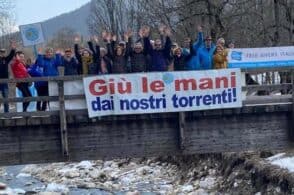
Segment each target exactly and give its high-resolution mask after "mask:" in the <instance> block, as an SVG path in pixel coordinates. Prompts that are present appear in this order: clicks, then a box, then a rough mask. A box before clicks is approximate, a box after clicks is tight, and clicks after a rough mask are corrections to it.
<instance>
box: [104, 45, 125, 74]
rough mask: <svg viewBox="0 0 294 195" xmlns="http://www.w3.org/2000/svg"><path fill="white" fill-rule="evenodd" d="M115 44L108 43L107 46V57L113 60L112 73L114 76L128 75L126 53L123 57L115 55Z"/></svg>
mask: <svg viewBox="0 0 294 195" xmlns="http://www.w3.org/2000/svg"><path fill="white" fill-rule="evenodd" d="M114 45H115V44H114V43H113V42H112V43H108V44H107V53H108V54H107V55H108V56H109V57H110V59H111V60H112V68H111V69H112V73H114V74H121V73H127V72H128V68H127V65H128V56H127V55H126V53H125V52H123V54H122V55H121V56H118V55H116V54H115V51H114V47H115V46H114Z"/></svg>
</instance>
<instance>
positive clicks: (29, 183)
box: [25, 181, 33, 186]
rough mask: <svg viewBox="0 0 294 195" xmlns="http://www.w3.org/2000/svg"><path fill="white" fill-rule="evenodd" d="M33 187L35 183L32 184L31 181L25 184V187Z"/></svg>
mask: <svg viewBox="0 0 294 195" xmlns="http://www.w3.org/2000/svg"><path fill="white" fill-rule="evenodd" d="M31 185H33V182H31V181H29V182H27V183H25V186H31Z"/></svg>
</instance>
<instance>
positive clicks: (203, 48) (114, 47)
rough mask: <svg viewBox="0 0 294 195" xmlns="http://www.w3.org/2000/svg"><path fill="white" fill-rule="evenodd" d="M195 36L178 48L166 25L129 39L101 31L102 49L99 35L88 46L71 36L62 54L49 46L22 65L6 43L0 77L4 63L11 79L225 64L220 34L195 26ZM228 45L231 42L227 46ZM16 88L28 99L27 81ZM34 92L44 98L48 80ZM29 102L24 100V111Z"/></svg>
mask: <svg viewBox="0 0 294 195" xmlns="http://www.w3.org/2000/svg"><path fill="white" fill-rule="evenodd" d="M197 30H198V35H197V38H196V40H195V41H194V42H192V41H191V39H186V40H185V42H184V44H183V45H182V47H180V46H179V45H178V44H177V43H173V42H172V40H171V30H170V29H169V28H168V27H166V26H161V27H160V28H159V34H160V38H157V39H155V40H151V39H150V35H151V30H150V27H148V26H143V27H142V28H141V29H140V31H139V33H138V35H139V38H138V40H136V41H135V42H134V43H133V40H132V38H133V33H132V31H128V32H126V33H124V36H123V40H121V41H118V38H117V36H116V35H113V34H112V33H110V32H103V33H102V36H101V37H102V40H103V42H105V44H104V45H106V47H105V48H104V47H101V46H100V44H99V38H98V37H97V36H94V37H93V38H92V39H91V40H90V41H89V42H88V48H80V45H79V43H80V38H79V37H78V36H77V37H75V40H74V42H75V44H74V49H73V50H72V49H71V48H68V49H65V50H64V51H63V52H62V51H60V50H57V51H55V52H54V49H53V48H46V49H45V51H44V52H42V50H41V49H39V51H38V57H37V59H36V61H35V63H34V64H32V65H29V66H28V67H27V66H26V60H25V55H24V53H23V52H22V51H16V45H15V43H12V44H11V48H12V49H11V52H10V54H9V55H8V56H5V50H0V64H1V66H2V71H1V72H0V78H1V79H5V78H8V69H9V68H8V66H9V64H10V63H11V69H12V73H13V76H14V78H28V77H48V76H50V77H51V76H58V75H84V76H86V75H99V74H124V73H138V72H155V71H184V70H208V69H222V68H227V54H228V51H227V49H226V48H225V40H224V39H223V38H219V39H218V40H217V42H216V44H214V43H213V42H212V38H211V36H206V37H205V39H204V34H203V30H202V27H201V26H199V27H198V28H197ZM231 47H232V46H231ZM16 86H17V88H18V89H19V90H20V91H21V93H22V95H23V97H30V96H32V95H31V92H30V90H29V83H28V82H21V83H17V85H16ZM35 87H36V90H37V93H38V96H48V95H49V93H48V82H45V81H38V82H36V83H35ZM0 90H1V92H2V96H3V97H7V96H8V86H7V84H0ZM28 105H29V102H25V103H23V111H24V112H26V111H27V108H28ZM47 106H48V102H46V101H43V102H37V110H39V111H45V110H46V109H47ZM4 111H5V112H8V111H9V105H8V103H5V104H4Z"/></svg>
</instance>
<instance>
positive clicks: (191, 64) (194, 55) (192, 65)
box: [186, 26, 204, 70]
mask: <svg viewBox="0 0 294 195" xmlns="http://www.w3.org/2000/svg"><path fill="white" fill-rule="evenodd" d="M197 31H198V34H197V38H196V39H195V42H194V43H193V44H192V47H190V50H189V52H190V55H191V58H190V60H189V61H188V62H187V69H188V70H200V66H199V62H198V49H199V48H200V47H202V46H203V43H204V40H203V39H204V37H203V29H202V26H197ZM186 41H188V39H187V40H186ZM187 44H188V43H187ZM190 44H191V43H190ZM190 44H189V45H190ZM186 51H187V50H186Z"/></svg>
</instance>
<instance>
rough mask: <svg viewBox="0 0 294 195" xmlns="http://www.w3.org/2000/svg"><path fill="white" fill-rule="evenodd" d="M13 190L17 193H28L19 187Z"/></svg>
mask: <svg viewBox="0 0 294 195" xmlns="http://www.w3.org/2000/svg"><path fill="white" fill-rule="evenodd" d="M13 192H14V193H15V194H25V193H26V191H25V190H23V189H19V188H16V189H13Z"/></svg>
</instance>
